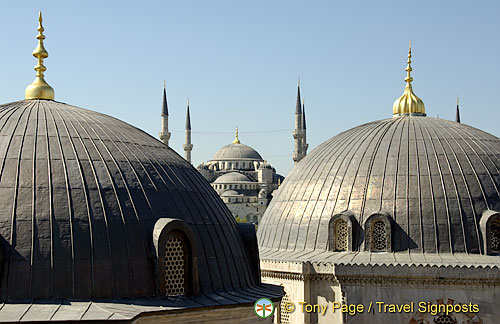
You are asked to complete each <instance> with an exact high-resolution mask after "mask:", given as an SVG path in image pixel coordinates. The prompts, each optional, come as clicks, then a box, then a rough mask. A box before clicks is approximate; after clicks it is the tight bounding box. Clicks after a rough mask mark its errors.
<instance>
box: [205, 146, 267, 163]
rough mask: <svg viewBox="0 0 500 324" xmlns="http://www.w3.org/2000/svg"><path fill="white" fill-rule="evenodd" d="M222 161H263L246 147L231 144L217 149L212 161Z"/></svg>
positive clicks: (257, 154) (256, 153) (255, 152)
mask: <svg viewBox="0 0 500 324" xmlns="http://www.w3.org/2000/svg"><path fill="white" fill-rule="evenodd" d="M224 160H252V161H263V160H262V156H260V154H259V153H258V152H257V151H256V150H254V149H253V148H251V147H250V146H248V145H245V144H240V143H233V144H229V145H226V146H223V147H222V148H221V149H219V150H218V151H217V152H216V153H215V155H214V157H213V158H212V161H224Z"/></svg>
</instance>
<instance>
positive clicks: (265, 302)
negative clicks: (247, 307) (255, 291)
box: [253, 298, 274, 318]
mask: <svg viewBox="0 0 500 324" xmlns="http://www.w3.org/2000/svg"><path fill="white" fill-rule="evenodd" d="M253 310H254V311H255V314H257V316H259V317H260V318H268V317H269V316H271V315H273V312H274V305H273V302H272V301H270V300H269V299H267V298H261V299H259V300H257V301H256V302H255V304H254V305H253Z"/></svg>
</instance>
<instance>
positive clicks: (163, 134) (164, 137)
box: [160, 81, 171, 146]
mask: <svg viewBox="0 0 500 324" xmlns="http://www.w3.org/2000/svg"><path fill="white" fill-rule="evenodd" d="M166 88H167V87H166V84H165V81H163V104H162V109H161V131H160V140H161V141H162V142H163V143H164V144H165V145H167V146H168V140H169V139H170V135H171V134H170V132H169V131H168V106H167V89H166Z"/></svg>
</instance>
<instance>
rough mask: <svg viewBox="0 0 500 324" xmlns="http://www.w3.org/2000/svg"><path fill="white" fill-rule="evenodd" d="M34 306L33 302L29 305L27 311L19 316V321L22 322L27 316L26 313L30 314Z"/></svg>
mask: <svg viewBox="0 0 500 324" xmlns="http://www.w3.org/2000/svg"><path fill="white" fill-rule="evenodd" d="M32 306H33V302H31V303H29V304H28V305H27V307H26V309H25V310H24V311H23V312H22V313H21V315H19V319H18V321H19V322H21V321H22V319H23V317H24V316H25V315H26V313H28V312H29V310H30V309H31V307H32Z"/></svg>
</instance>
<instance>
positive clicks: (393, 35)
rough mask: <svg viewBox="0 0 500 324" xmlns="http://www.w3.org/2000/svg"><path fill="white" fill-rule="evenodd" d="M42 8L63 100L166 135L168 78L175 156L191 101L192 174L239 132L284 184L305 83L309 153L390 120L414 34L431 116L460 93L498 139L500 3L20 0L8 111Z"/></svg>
mask: <svg viewBox="0 0 500 324" xmlns="http://www.w3.org/2000/svg"><path fill="white" fill-rule="evenodd" d="M39 10H42V12H43V16H44V27H45V35H46V37H47V39H46V41H45V45H46V48H47V51H48V52H49V58H48V59H47V60H46V61H45V66H46V67H47V72H46V80H47V82H48V83H49V84H50V85H52V86H53V87H54V89H55V94H56V100H57V101H61V102H66V103H70V104H72V105H76V106H80V107H84V108H88V109H92V110H96V111H99V112H102V113H105V114H109V115H112V116H114V117H117V118H119V119H122V120H124V121H126V122H129V123H131V124H133V125H135V126H137V127H139V128H142V129H143V130H145V131H146V132H148V133H150V134H151V135H153V136H157V134H158V131H159V127H160V119H159V114H160V108H161V98H162V87H163V79H166V82H167V96H168V104H169V112H170V128H171V130H172V139H171V143H170V144H171V147H172V148H174V149H175V150H176V151H178V152H179V153H180V154H183V151H182V144H183V140H184V133H183V129H184V118H185V114H186V111H185V110H186V98H187V97H188V96H189V98H190V103H191V118H192V120H191V122H192V127H193V144H194V149H193V164H195V165H197V164H199V163H200V162H201V161H206V160H209V159H210V158H211V156H212V155H213V154H214V153H215V152H216V151H217V149H218V148H220V147H221V146H223V145H226V144H229V143H230V142H231V141H232V139H233V137H234V135H233V133H234V128H235V126H238V127H239V129H240V139H241V141H242V143H244V144H248V145H250V146H252V147H254V148H255V149H256V150H258V151H259V152H260V153H261V155H262V156H263V158H264V159H266V160H268V161H269V162H270V163H271V164H272V165H273V166H275V167H276V169H277V171H278V172H279V173H281V174H283V175H286V174H287V173H288V172H289V171H290V170H291V169H292V168H293V162H292V159H291V154H292V151H293V140H292V135H291V132H292V128H293V123H294V119H293V118H294V116H293V113H294V109H295V99H296V98H295V96H296V85H297V78H298V77H299V76H300V79H301V86H302V87H301V88H302V89H301V90H302V94H303V95H304V97H305V103H306V111H307V126H308V141H309V143H310V148H314V147H316V146H318V145H319V144H320V143H322V142H323V141H325V140H327V139H328V138H330V137H332V136H334V135H335V134H337V133H339V132H341V131H343V130H346V129H349V128H351V127H354V126H356V125H359V124H362V123H365V122H369V121H372V120H378V119H384V118H390V117H391V116H392V103H393V101H394V100H395V99H396V98H397V97H399V96H400V95H401V94H402V92H403V89H404V77H405V71H404V68H405V65H406V64H405V61H406V55H407V50H408V40H409V39H411V41H412V47H413V64H412V66H413V70H414V71H413V77H414V82H413V89H414V91H415V93H416V94H417V95H418V96H419V97H420V98H422V100H423V101H424V103H425V106H426V111H427V114H428V115H429V116H432V117H436V116H437V115H439V117H440V118H445V119H454V114H455V102H456V97H457V96H460V103H461V104H460V107H461V113H462V121H463V122H464V123H466V124H469V125H472V126H474V127H477V128H480V129H483V130H485V131H487V132H490V133H492V134H494V135H496V136H499V135H500V131H499V127H498V125H499V119H500V104H499V100H498V94H500V83H499V81H498V75H499V74H500V63H499V61H500V57H499V53H500V42H498V33H499V30H500V19H498V17H499V14H500V2H498V1H474V2H473V1H411V2H410V1H234V0H233V1H141V2H140V1H85V2H84V1H44V2H41V1H10V2H6V3H3V4H2V10H1V11H0V28H1V30H2V36H3V37H2V40H1V42H2V46H1V48H2V51H1V56H0V71H1V72H0V102H2V103H6V102H11V101H16V100H20V99H23V98H24V89H25V87H26V86H27V85H28V84H29V83H31V82H32V80H33V79H34V75H35V72H34V70H33V66H34V65H35V59H34V58H33V57H32V56H31V52H32V50H33V49H34V48H35V46H36V39H35V36H36V26H37V14H38V11H39Z"/></svg>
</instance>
